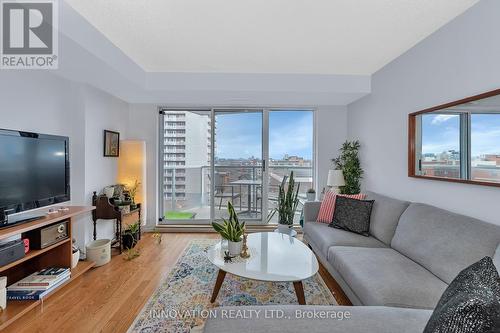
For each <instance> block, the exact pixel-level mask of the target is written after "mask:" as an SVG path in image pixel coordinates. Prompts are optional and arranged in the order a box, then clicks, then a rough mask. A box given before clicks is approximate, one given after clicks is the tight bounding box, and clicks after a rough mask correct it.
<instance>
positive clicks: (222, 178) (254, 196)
mask: <svg viewBox="0 0 500 333" xmlns="http://www.w3.org/2000/svg"><path fill="white" fill-rule="evenodd" d="M165 168H166V169H165V175H166V176H167V175H168V176H169V177H172V176H173V175H175V176H181V175H180V174H179V173H178V171H177V169H182V170H185V171H184V172H183V173H182V177H184V180H179V179H175V178H172V179H171V180H168V181H167V180H166V179H163V181H164V184H168V185H169V190H168V191H166V192H168V193H169V195H168V198H166V196H165V195H164V198H165V200H164V212H168V211H175V212H191V213H193V216H194V219H203V218H206V219H209V218H210V206H211V202H212V200H215V201H216V202H215V206H216V215H217V214H218V213H219V209H218V206H219V204H220V203H221V201H220V200H221V199H220V197H217V196H215V197H214V196H213V195H211V189H212V177H211V168H210V167H209V166H201V167H189V166H177V167H175V166H169V167H165ZM292 170H293V171H294V174H295V181H296V183H299V184H300V191H299V197H300V200H301V203H303V202H304V201H305V197H306V192H307V190H308V188H310V187H312V181H313V176H312V175H313V168H312V167H311V166H287V165H271V166H270V167H269V187H268V191H267V192H268V193H269V194H268V200H269V201H268V208H270V209H272V208H274V207H276V204H277V200H276V199H277V194H278V188H279V185H280V184H281V182H282V180H283V177H285V176H288V175H289V174H290V171H292ZM174 171H175V172H174ZM215 176H216V177H219V178H218V179H217V180H216V181H215V187H216V190H218V188H219V187H220V188H225V190H226V193H228V192H227V191H230V189H231V188H232V191H233V192H237V193H238V194H239V197H238V198H235V199H234V200H235V201H236V205H235V208H236V210H237V212H238V213H242V214H243V212H244V211H247V210H248V207H251V210H252V211H256V212H260V213H259V214H258V215H254V216H262V215H264V220H265V217H266V216H267V213H264V212H262V206H263V205H262V192H263V191H262V185H257V184H255V185H252V186H250V187H249V186H246V185H234V184H232V183H233V182H235V181H238V180H241V179H246V180H253V181H255V180H260V181H261V180H262V167H261V166H260V165H216V166H215ZM179 183H180V184H183V185H185V189H178V188H176V184H179ZM170 186H171V188H170ZM173 189H175V190H173ZM249 189H250V191H251V193H250V195H249V193H248V191H249ZM181 192H182V196H181V197H179V198H178V197H177V195H176V193H181ZM249 198H250V202H249V201H248V200H249ZM231 199H232V198H230V197H229V198H226V197H224V198H223V199H222V204H223V206H224V207H225V206H226V204H227V201H228V200H231ZM233 203H234V202H233ZM221 210H223V209H221ZM299 216H300V209H298V211H297V221H298V219H299ZM252 218H255V217H252ZM276 218H277V217H276ZM259 219H260V218H259ZM187 222H188V221H187Z"/></svg>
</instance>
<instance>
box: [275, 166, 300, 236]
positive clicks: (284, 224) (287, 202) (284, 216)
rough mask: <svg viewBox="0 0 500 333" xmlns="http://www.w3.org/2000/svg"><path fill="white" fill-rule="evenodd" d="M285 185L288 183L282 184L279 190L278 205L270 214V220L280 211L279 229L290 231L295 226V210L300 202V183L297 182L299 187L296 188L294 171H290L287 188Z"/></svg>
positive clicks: (285, 231)
mask: <svg viewBox="0 0 500 333" xmlns="http://www.w3.org/2000/svg"><path fill="white" fill-rule="evenodd" d="M285 185H286V184H283V185H280V187H279V192H278V206H277V207H276V208H274V209H273V210H272V211H271V213H270V214H269V216H268V221H270V220H271V219H272V218H273V216H274V215H275V214H276V213H278V230H279V231H280V232H281V233H289V232H290V229H291V228H292V227H293V219H294V217H295V211H296V210H297V206H298V204H299V189H300V183H299V184H297V188H295V179H294V177H293V171H291V172H290V177H289V178H288V187H287V188H286V190H285Z"/></svg>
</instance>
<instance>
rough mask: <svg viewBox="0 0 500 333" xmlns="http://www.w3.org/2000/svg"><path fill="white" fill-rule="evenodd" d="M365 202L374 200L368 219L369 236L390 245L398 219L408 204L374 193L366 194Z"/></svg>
mask: <svg viewBox="0 0 500 333" xmlns="http://www.w3.org/2000/svg"><path fill="white" fill-rule="evenodd" d="M366 200H375V202H374V203H373V209H372V216H371V219H370V235H372V236H374V237H375V238H377V239H378V240H380V241H382V242H384V243H385V244H387V245H390V244H391V240H392V237H393V236H394V232H395V231H396V227H397V225H398V222H399V218H400V217H401V214H403V212H404V211H405V210H406V208H408V206H409V205H410V203H409V202H408V201H401V200H397V199H393V198H390V197H386V196H385V195H381V194H377V193H374V192H366Z"/></svg>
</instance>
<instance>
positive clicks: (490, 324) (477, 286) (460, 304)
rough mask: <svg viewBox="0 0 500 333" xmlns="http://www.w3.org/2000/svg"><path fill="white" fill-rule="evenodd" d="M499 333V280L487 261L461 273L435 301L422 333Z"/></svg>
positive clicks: (489, 259) (487, 259) (484, 260)
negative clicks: (434, 306)
mask: <svg viewBox="0 0 500 333" xmlns="http://www.w3.org/2000/svg"><path fill="white" fill-rule="evenodd" d="M445 332H450V333H451V332H453V333H493V332H500V280H499V276H498V272H497V270H496V268H495V265H494V264H493V260H491V258H490V257H484V258H483V259H481V260H480V261H478V262H476V263H475V264H473V265H471V266H469V267H468V268H466V269H464V270H463V271H461V272H460V273H459V274H458V276H457V277H456V278H455V279H454V280H453V281H452V282H451V283H450V285H449V286H448V288H446V290H445V291H444V293H443V295H442V296H441V299H440V300H439V302H438V304H437V306H436V308H435V309H434V312H433V313H432V315H431V318H430V319H429V322H428V323H427V326H426V327H425V330H424V333H445Z"/></svg>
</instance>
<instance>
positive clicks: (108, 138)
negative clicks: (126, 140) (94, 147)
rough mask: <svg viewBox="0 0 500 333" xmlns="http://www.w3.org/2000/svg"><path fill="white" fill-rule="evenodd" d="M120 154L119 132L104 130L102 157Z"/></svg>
mask: <svg viewBox="0 0 500 333" xmlns="http://www.w3.org/2000/svg"><path fill="white" fill-rule="evenodd" d="M119 156H120V133H118V132H114V131H109V130H104V157H119Z"/></svg>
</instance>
